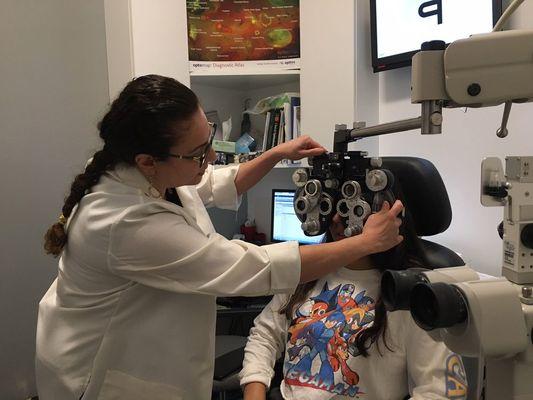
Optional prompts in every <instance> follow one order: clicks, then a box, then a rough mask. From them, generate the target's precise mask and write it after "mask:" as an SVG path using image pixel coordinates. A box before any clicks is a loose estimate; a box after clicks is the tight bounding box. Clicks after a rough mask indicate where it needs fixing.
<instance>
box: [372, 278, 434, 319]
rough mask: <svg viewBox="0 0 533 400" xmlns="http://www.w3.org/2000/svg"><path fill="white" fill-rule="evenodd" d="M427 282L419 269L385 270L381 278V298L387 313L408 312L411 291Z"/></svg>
mask: <svg viewBox="0 0 533 400" xmlns="http://www.w3.org/2000/svg"><path fill="white" fill-rule="evenodd" d="M421 282H427V280H426V277H425V276H424V274H423V273H422V271H421V270H420V269H406V270H401V271H392V270H387V271H385V272H384V273H383V275H382V277H381V298H382V299H383V303H384V304H385V308H386V309H387V311H396V310H408V309H409V298H410V295H411V290H413V288H414V287H415V285H416V284H417V283H421Z"/></svg>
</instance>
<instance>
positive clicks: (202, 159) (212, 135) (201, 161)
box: [167, 122, 217, 168]
mask: <svg viewBox="0 0 533 400" xmlns="http://www.w3.org/2000/svg"><path fill="white" fill-rule="evenodd" d="M208 124H209V129H210V131H209V140H208V141H207V144H206V145H205V147H204V150H203V152H202V154H201V155H198V156H184V155H181V154H172V153H168V154H167V155H168V156H169V157H174V158H177V159H179V160H193V161H196V162H197V163H198V165H199V166H200V168H201V167H203V166H204V163H205V160H206V159H207V155H208V153H209V152H210V151H211V147H212V145H213V139H214V138H215V133H216V131H217V124H214V123H212V122H208Z"/></svg>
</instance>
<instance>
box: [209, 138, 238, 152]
mask: <svg viewBox="0 0 533 400" xmlns="http://www.w3.org/2000/svg"><path fill="white" fill-rule="evenodd" d="M213 150H215V151H220V152H222V153H232V154H235V142H226V141H225V140H213Z"/></svg>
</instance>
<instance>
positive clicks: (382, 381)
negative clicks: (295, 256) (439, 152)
mask: <svg viewBox="0 0 533 400" xmlns="http://www.w3.org/2000/svg"><path fill="white" fill-rule="evenodd" d="M407 206H408V205H407ZM400 229H401V232H400V233H401V234H403V236H404V238H405V239H404V241H403V242H402V243H401V244H400V245H398V246H396V247H395V248H394V249H391V250H389V251H387V252H385V253H380V254H375V255H372V256H370V257H366V258H363V259H360V260H359V261H358V262H357V263H354V264H352V265H347V266H346V267H345V268H341V269H340V270H338V271H337V272H335V273H332V274H330V275H328V276H326V277H325V278H322V279H320V280H318V281H313V282H308V283H305V284H301V285H300V286H298V288H297V289H296V292H295V293H294V294H293V295H292V296H289V295H286V294H279V295H275V296H274V298H273V299H272V301H271V302H270V304H268V306H267V307H266V308H265V309H264V310H263V312H262V313H261V314H260V315H259V316H258V317H257V318H256V320H255V322H254V327H253V328H252V329H251V330H250V336H249V338H248V343H247V345H246V349H245V358H244V364H243V369H242V372H241V374H240V378H241V385H242V386H243V388H244V399H245V400H255V399H265V398H266V392H267V390H268V388H269V387H270V383H271V380H272V378H273V376H274V364H275V362H276V360H277V359H278V358H279V357H280V356H281V355H282V354H283V351H284V352H285V354H284V362H283V381H282V383H281V387H280V390H281V394H279V391H278V389H274V390H272V391H271V394H270V395H269V398H283V399H298V400H305V399H310V400H311V399H312V400H315V399H316V400H319V399H356V398H357V399H365V400H388V399H391V400H402V399H416V400H419V399H420V400H421V399H454V400H455V399H466V391H467V383H466V377H465V371H464V367H463V364H462V361H461V358H460V357H459V356H458V355H457V354H454V353H452V352H451V351H450V350H449V349H448V348H446V346H445V345H444V344H443V343H438V342H435V341H434V340H433V339H431V337H430V336H429V335H428V334H427V333H426V332H425V331H424V330H422V329H421V328H419V327H418V326H417V325H416V324H415V323H414V321H413V319H412V317H411V315H410V313H409V312H408V311H396V312H393V313H389V312H387V311H386V310H385V307H384V305H383V302H382V301H381V299H380V280H381V274H382V272H383V271H384V270H385V269H406V268H409V267H414V266H417V267H420V266H421V264H420V261H419V257H417V254H420V253H419V250H418V249H419V248H420V243H419V239H418V237H417V236H416V232H415V231H414V224H413V222H412V220H411V218H410V216H409V213H407V214H406V217H405V218H404V221H403V224H402V227H401V228H400ZM343 230H344V227H343V223H342V220H341V218H340V217H339V215H338V214H337V215H336V216H335V217H334V218H333V221H332V223H331V225H330V228H329V231H328V232H327V235H326V240H327V241H333V240H335V241H336V240H343V239H344V236H343ZM273 392H276V393H277V394H274V393H273Z"/></svg>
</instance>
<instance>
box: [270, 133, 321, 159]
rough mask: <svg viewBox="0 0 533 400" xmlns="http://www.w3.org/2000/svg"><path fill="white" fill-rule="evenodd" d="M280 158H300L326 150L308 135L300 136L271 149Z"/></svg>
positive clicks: (316, 154)
mask: <svg viewBox="0 0 533 400" xmlns="http://www.w3.org/2000/svg"><path fill="white" fill-rule="evenodd" d="M272 151H274V152H276V154H277V155H278V157H279V159H280V160H285V159H289V160H293V161H294V160H301V159H302V158H305V157H311V156H318V155H320V154H323V153H325V152H326V151H327V150H326V148H325V147H323V146H322V145H320V144H319V143H318V142H316V141H314V140H313V139H311V138H310V137H309V136H300V137H299V138H297V139H294V140H291V141H289V142H285V143H282V144H280V145H278V146H276V147H274V148H273V149H272Z"/></svg>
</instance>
